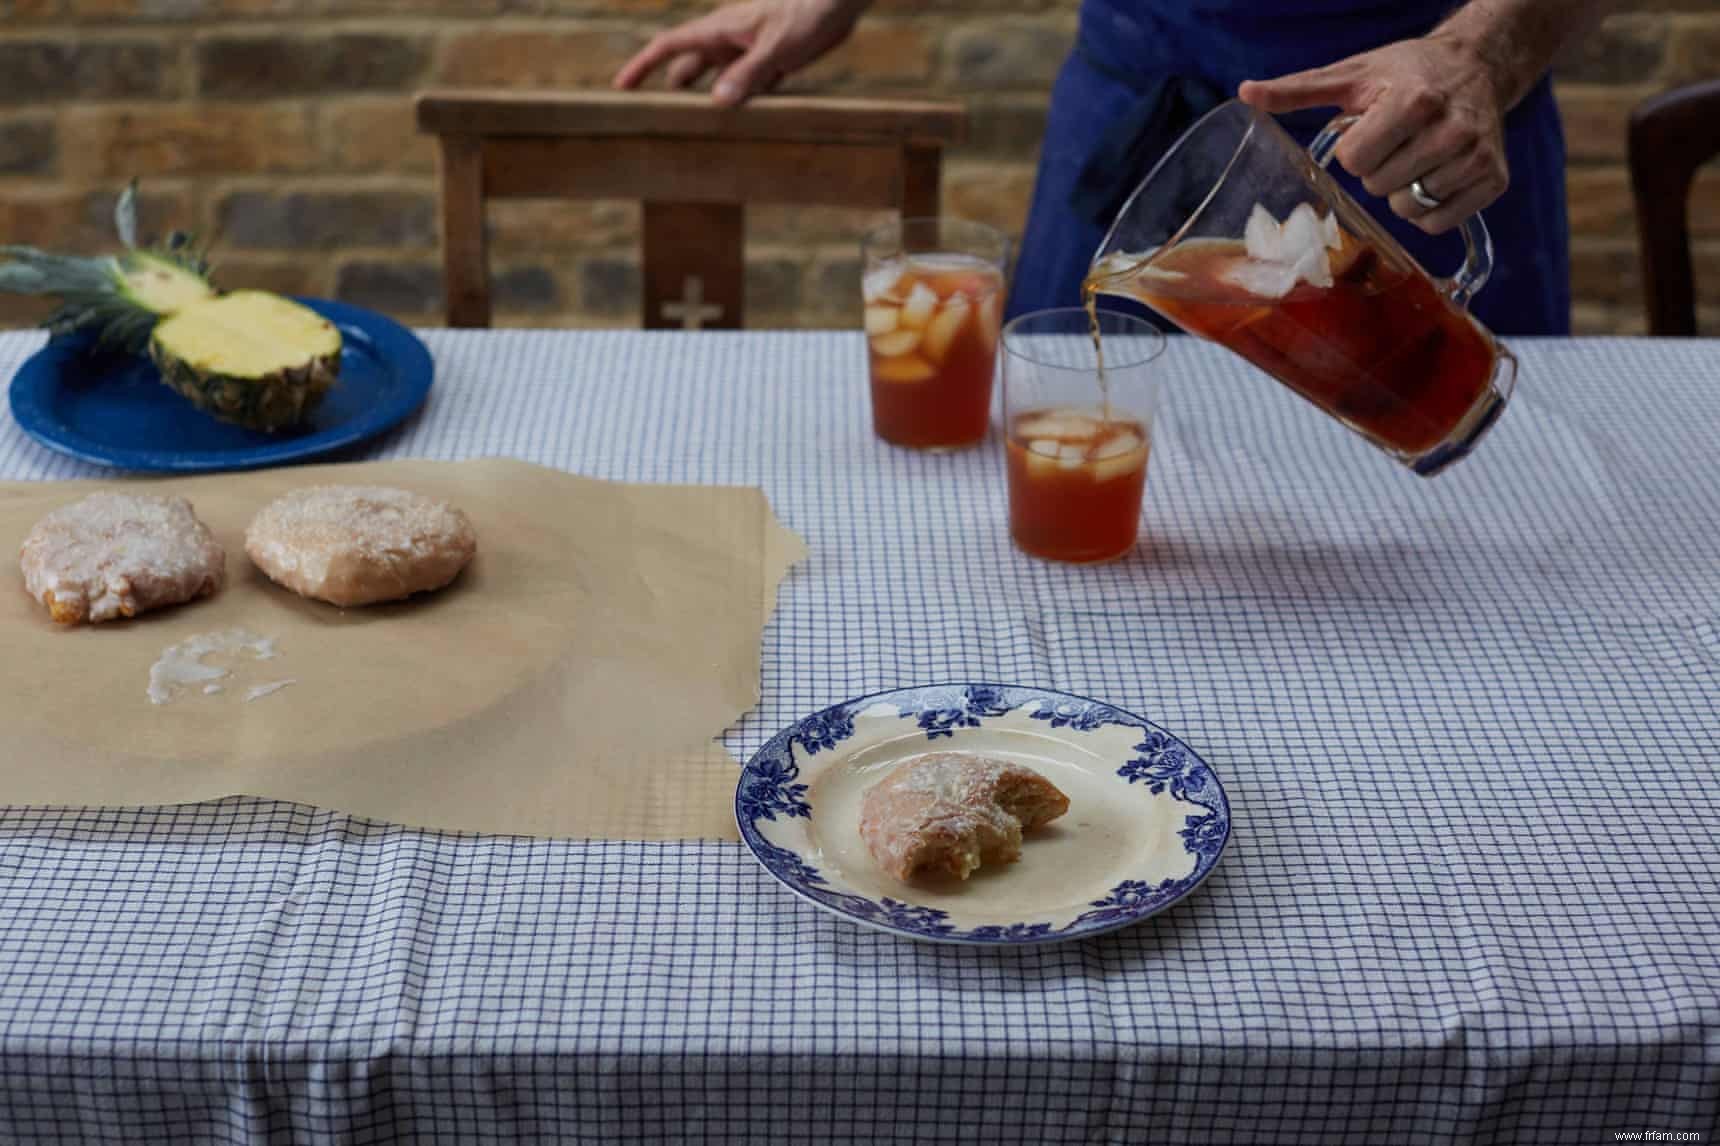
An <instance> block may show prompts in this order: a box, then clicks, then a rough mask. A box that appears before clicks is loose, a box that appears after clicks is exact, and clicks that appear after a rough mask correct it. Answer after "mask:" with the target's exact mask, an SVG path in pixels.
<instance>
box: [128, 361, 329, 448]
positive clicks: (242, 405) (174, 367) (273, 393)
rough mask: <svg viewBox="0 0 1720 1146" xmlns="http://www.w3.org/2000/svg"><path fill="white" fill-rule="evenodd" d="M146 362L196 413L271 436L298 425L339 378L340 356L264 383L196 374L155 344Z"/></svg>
mask: <svg viewBox="0 0 1720 1146" xmlns="http://www.w3.org/2000/svg"><path fill="white" fill-rule="evenodd" d="M149 357H150V360H151V361H153V362H154V363H155V367H156V369H157V370H159V371H160V372H161V380H162V382H164V383H166V384H167V386H168V387H169V388H170V389H172V390H173V391H174V392H175V393H176V394H178V395H179V396H180V397H182V398H184V399H185V400H186V401H187V402H190V403H191V404H192V405H193V406H196V407H197V408H198V409H199V410H202V411H203V412H204V413H206V414H209V415H210V416H212V417H215V418H219V419H220V420H221V421H223V422H232V423H233V424H234V425H238V426H244V427H245V428H246V429H251V430H262V431H264V432H265V433H274V432H275V431H277V430H284V429H287V428H289V427H292V426H296V425H298V424H299V423H300V422H302V421H304V420H305V418H306V417H307V416H308V415H309V414H310V413H311V411H313V410H315V409H316V407H317V404H318V403H320V402H321V401H322V398H323V395H324V394H327V393H328V392H329V389H330V388H331V387H333V386H334V384H335V382H336V381H337V380H338V379H339V377H340V351H339V350H336V351H335V352H334V353H332V354H327V355H324V356H321V357H318V358H312V359H311V360H310V361H309V362H307V363H306V364H305V365H303V366H298V367H292V368H290V369H286V370H282V371H279V372H278V373H276V374H274V375H272V376H270V377H268V378H234V377H231V376H230V375H225V374H219V373H214V372H209V371H201V370H198V369H197V368H196V367H194V366H192V365H190V364H189V363H187V362H184V361H181V360H180V359H178V358H175V357H174V356H173V355H172V354H170V353H168V352H166V351H165V350H163V349H162V347H161V345H160V344H159V343H157V342H155V341H151V342H150V344H149Z"/></svg>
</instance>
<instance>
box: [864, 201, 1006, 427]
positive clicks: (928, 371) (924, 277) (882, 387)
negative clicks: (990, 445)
mask: <svg viewBox="0 0 1720 1146" xmlns="http://www.w3.org/2000/svg"><path fill="white" fill-rule="evenodd" d="M970 228H978V231H977V233H976V232H974V231H971V230H970ZM918 231H923V232H924V233H919V234H917V233H916V232H918ZM916 239H917V240H919V241H917V242H916V241H915V240H916ZM903 240H906V241H903ZM1003 243H1004V240H1003V237H1002V236H1001V235H1000V234H998V233H997V232H995V231H992V230H991V228H989V227H983V228H982V227H980V225H979V224H964V223H960V222H958V221H956V220H941V221H940V220H910V221H909V222H908V223H905V224H901V225H899V226H896V225H893V226H892V227H891V228H886V229H884V230H883V232H882V233H881V234H880V233H878V232H875V233H874V235H873V236H869V237H868V239H867V246H866V269H865V278H864V280H863V284H862V290H863V294H864V303H865V312H864V313H865V322H866V340H867V354H868V359H869V365H870V374H871V382H872V422H873V426H874V428H875V429H876V431H877V433H878V436H879V437H880V438H883V439H884V440H885V441H887V442H892V443H894V444H896V445H899V446H908V447H911V448H914V449H930V450H938V449H957V448H960V447H963V446H971V445H974V444H976V443H978V442H980V441H982V440H983V439H984V438H985V435H986V429H987V426H988V425H989V422H990V415H991V391H992V379H993V375H994V372H995V369H996V364H997V337H998V324H999V320H1000V317H1001V314H1002V308H1003V290H1004V273H1003ZM927 248H935V249H927ZM963 248H967V249H963Z"/></svg>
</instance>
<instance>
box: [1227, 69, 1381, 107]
mask: <svg viewBox="0 0 1720 1146" xmlns="http://www.w3.org/2000/svg"><path fill="white" fill-rule="evenodd" d="M1359 78H1360V73H1359V70H1358V69H1357V68H1356V66H1355V62H1354V61H1353V60H1340V61H1338V62H1337V63H1335V64H1331V65H1329V66H1327V67H1324V68H1315V69H1314V70H1312V71H1307V72H1294V73H1292V74H1290V75H1287V76H1279V77H1278V78H1277V79H1275V80H1246V81H1244V82H1243V84H1242V86H1241V87H1240V88H1238V89H1237V93H1236V94H1237V96H1238V98H1240V99H1241V100H1242V102H1243V103H1245V104H1248V105H1249V106H1250V107H1256V108H1259V109H1260V110H1261V111H1265V112H1271V113H1272V114H1274V115H1281V114H1283V113H1285V112H1291V111H1301V110H1302V109H1304V108H1310V107H1340V108H1343V109H1344V110H1345V111H1355V110H1359V109H1358V108H1356V107H1355V106H1353V104H1354V103H1355V101H1356V100H1358V99H1359V98H1360V96H1361V91H1360V85H1359V83H1358V80H1359Z"/></svg>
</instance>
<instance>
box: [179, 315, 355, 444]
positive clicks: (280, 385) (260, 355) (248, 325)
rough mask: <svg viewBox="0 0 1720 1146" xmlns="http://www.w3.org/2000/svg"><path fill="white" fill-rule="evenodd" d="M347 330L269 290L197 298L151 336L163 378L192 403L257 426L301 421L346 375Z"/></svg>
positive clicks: (281, 426)
mask: <svg viewBox="0 0 1720 1146" xmlns="http://www.w3.org/2000/svg"><path fill="white" fill-rule="evenodd" d="M340 348H341V337H340V331H338V330H336V329H335V326H334V324H333V323H331V322H329V321H328V320H327V319H325V318H323V317H322V316H321V315H319V314H317V313H316V312H315V311H312V310H310V309H308V308H306V307H303V306H300V305H299V304H298V303H296V302H292V301H290V300H288V299H284V298H282V297H281V296H279V295H274V294H266V293H264V292H262V291H235V292H234V293H232V294H227V295H221V296H219V297H215V298H209V299H205V300H202V301H199V302H194V303H192V304H190V305H189V306H186V307H184V308H182V309H180V310H179V311H177V312H175V313H174V314H173V315H172V317H170V318H167V319H165V320H163V321H162V322H161V323H160V324H159V325H158V326H156V328H155V332H154V333H153V334H152V335H151V336H150V339H149V356H150V358H151V359H152V360H153V361H154V362H155V365H156V368H157V369H159V370H160V371H161V380H162V381H163V382H165V383H167V385H168V386H170V387H172V388H173V390H174V391H176V392H177V393H178V394H180V395H181V396H183V397H184V398H185V399H186V400H187V401H189V402H190V403H191V404H192V405H194V406H196V407H197V408H198V409H200V410H203V411H205V412H207V413H209V414H213V415H214V416H215V417H217V418H220V419H222V420H224V421H228V422H236V423H238V424H239V425H241V426H248V427H250V428H252V429H256V430H268V431H273V430H280V429H284V428H286V427H288V426H294V425H297V424H298V423H299V422H301V421H303V420H304V418H305V415H306V414H307V413H309V412H310V410H311V409H313V408H314V407H315V406H316V404H317V403H318V402H319V401H321V399H322V396H323V395H324V394H326V393H327V392H328V389H329V387H331V386H333V385H334V383H335V379H336V378H338V377H339V375H340Z"/></svg>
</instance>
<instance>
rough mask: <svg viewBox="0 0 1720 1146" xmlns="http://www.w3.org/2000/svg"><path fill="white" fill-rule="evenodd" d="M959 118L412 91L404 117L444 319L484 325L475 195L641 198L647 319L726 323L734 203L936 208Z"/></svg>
mask: <svg viewBox="0 0 1720 1146" xmlns="http://www.w3.org/2000/svg"><path fill="white" fill-rule="evenodd" d="M965 123H966V113H965V112H964V111H963V109H962V108H961V106H960V105H956V104H943V103H911V102H898V101H880V100H838V99H813V98H795V97H767V98H761V99H757V100H754V101H752V102H751V103H749V104H747V105H746V106H744V107H740V108H719V107H716V106H715V105H713V104H712V103H711V102H710V99H709V97H707V96H703V95H694V94H681V93H674V94H668V93H638V92H628V93H620V92H577V93H566V94H553V93H525V92H427V93H425V94H423V95H420V96H419V97H418V126H419V130H421V131H425V132H430V133H434V134H435V135H436V136H437V137H438V138H439V142H440V144H441V150H442V262H443V277H444V284H445V290H446V292H447V308H448V324H449V325H450V326H462V327H473V326H488V325H489V324H490V283H489V267H488V258H487V251H486V245H485V235H484V204H485V202H486V201H487V200H488V199H504V198H543V197H561V198H583V199H636V200H642V201H643V203H644V224H643V230H644V234H643V246H644V264H645V273H644V302H645V326H646V327H647V328H655V329H666V328H673V329H692V330H696V329H699V328H700V327H711V328H719V329H738V328H739V327H740V326H741V324H742V319H743V318H744V298H745V261H744V257H743V249H742V248H743V241H744V233H745V208H746V205H747V204H749V203H796V204H823V205H829V206H841V207H871V208H878V209H891V208H893V209H895V210H898V211H900V212H901V213H902V215H903V216H904V217H914V216H931V215H936V214H937V213H938V195H939V188H940V182H941V171H942V162H943V149H944V147H945V145H947V144H950V143H953V142H955V141H956V140H957V139H958V138H959V136H960V135H961V132H962V130H963V128H964V126H965Z"/></svg>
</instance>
